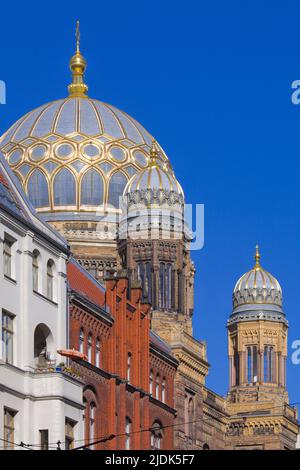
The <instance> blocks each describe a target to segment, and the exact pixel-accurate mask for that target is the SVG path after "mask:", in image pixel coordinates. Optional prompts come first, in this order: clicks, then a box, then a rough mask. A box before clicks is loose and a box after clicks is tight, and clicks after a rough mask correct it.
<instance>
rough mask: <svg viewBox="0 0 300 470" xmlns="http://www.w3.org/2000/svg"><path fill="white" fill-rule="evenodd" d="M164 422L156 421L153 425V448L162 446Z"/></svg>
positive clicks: (157, 448)
mask: <svg viewBox="0 0 300 470" xmlns="http://www.w3.org/2000/svg"><path fill="white" fill-rule="evenodd" d="M162 439H163V435H162V424H161V423H160V422H159V421H155V422H154V423H153V425H152V426H151V438H150V441H151V449H153V450H159V449H161V447H162Z"/></svg>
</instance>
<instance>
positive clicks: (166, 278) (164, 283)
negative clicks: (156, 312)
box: [159, 263, 172, 309]
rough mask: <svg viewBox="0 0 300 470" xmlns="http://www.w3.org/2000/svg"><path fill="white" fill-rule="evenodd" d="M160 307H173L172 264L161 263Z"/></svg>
mask: <svg viewBox="0 0 300 470" xmlns="http://www.w3.org/2000/svg"><path fill="white" fill-rule="evenodd" d="M159 307H160V308H167V309H170V308H171V307H172V264H171V263H160V266H159Z"/></svg>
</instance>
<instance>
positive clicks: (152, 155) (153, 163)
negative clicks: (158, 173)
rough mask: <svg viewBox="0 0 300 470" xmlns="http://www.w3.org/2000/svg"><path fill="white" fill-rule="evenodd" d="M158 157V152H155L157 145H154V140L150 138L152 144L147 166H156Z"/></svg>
mask: <svg viewBox="0 0 300 470" xmlns="http://www.w3.org/2000/svg"><path fill="white" fill-rule="evenodd" d="M157 157H158V152H157V145H156V140H155V139H153V140H152V145H151V150H150V162H149V166H156V165H157V163H156V159H157Z"/></svg>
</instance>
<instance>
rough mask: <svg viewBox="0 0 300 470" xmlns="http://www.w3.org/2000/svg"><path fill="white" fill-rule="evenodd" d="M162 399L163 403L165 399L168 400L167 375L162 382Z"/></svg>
mask: <svg viewBox="0 0 300 470" xmlns="http://www.w3.org/2000/svg"><path fill="white" fill-rule="evenodd" d="M161 401H162V402H163V403H165V401H166V379H165V377H164V378H163V380H162V383H161Z"/></svg>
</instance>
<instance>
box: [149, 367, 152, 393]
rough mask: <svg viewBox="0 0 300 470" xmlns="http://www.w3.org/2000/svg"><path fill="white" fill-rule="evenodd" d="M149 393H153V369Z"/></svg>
mask: <svg viewBox="0 0 300 470" xmlns="http://www.w3.org/2000/svg"><path fill="white" fill-rule="evenodd" d="M149 393H150V395H152V394H153V370H152V369H151V370H150V378H149Z"/></svg>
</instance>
